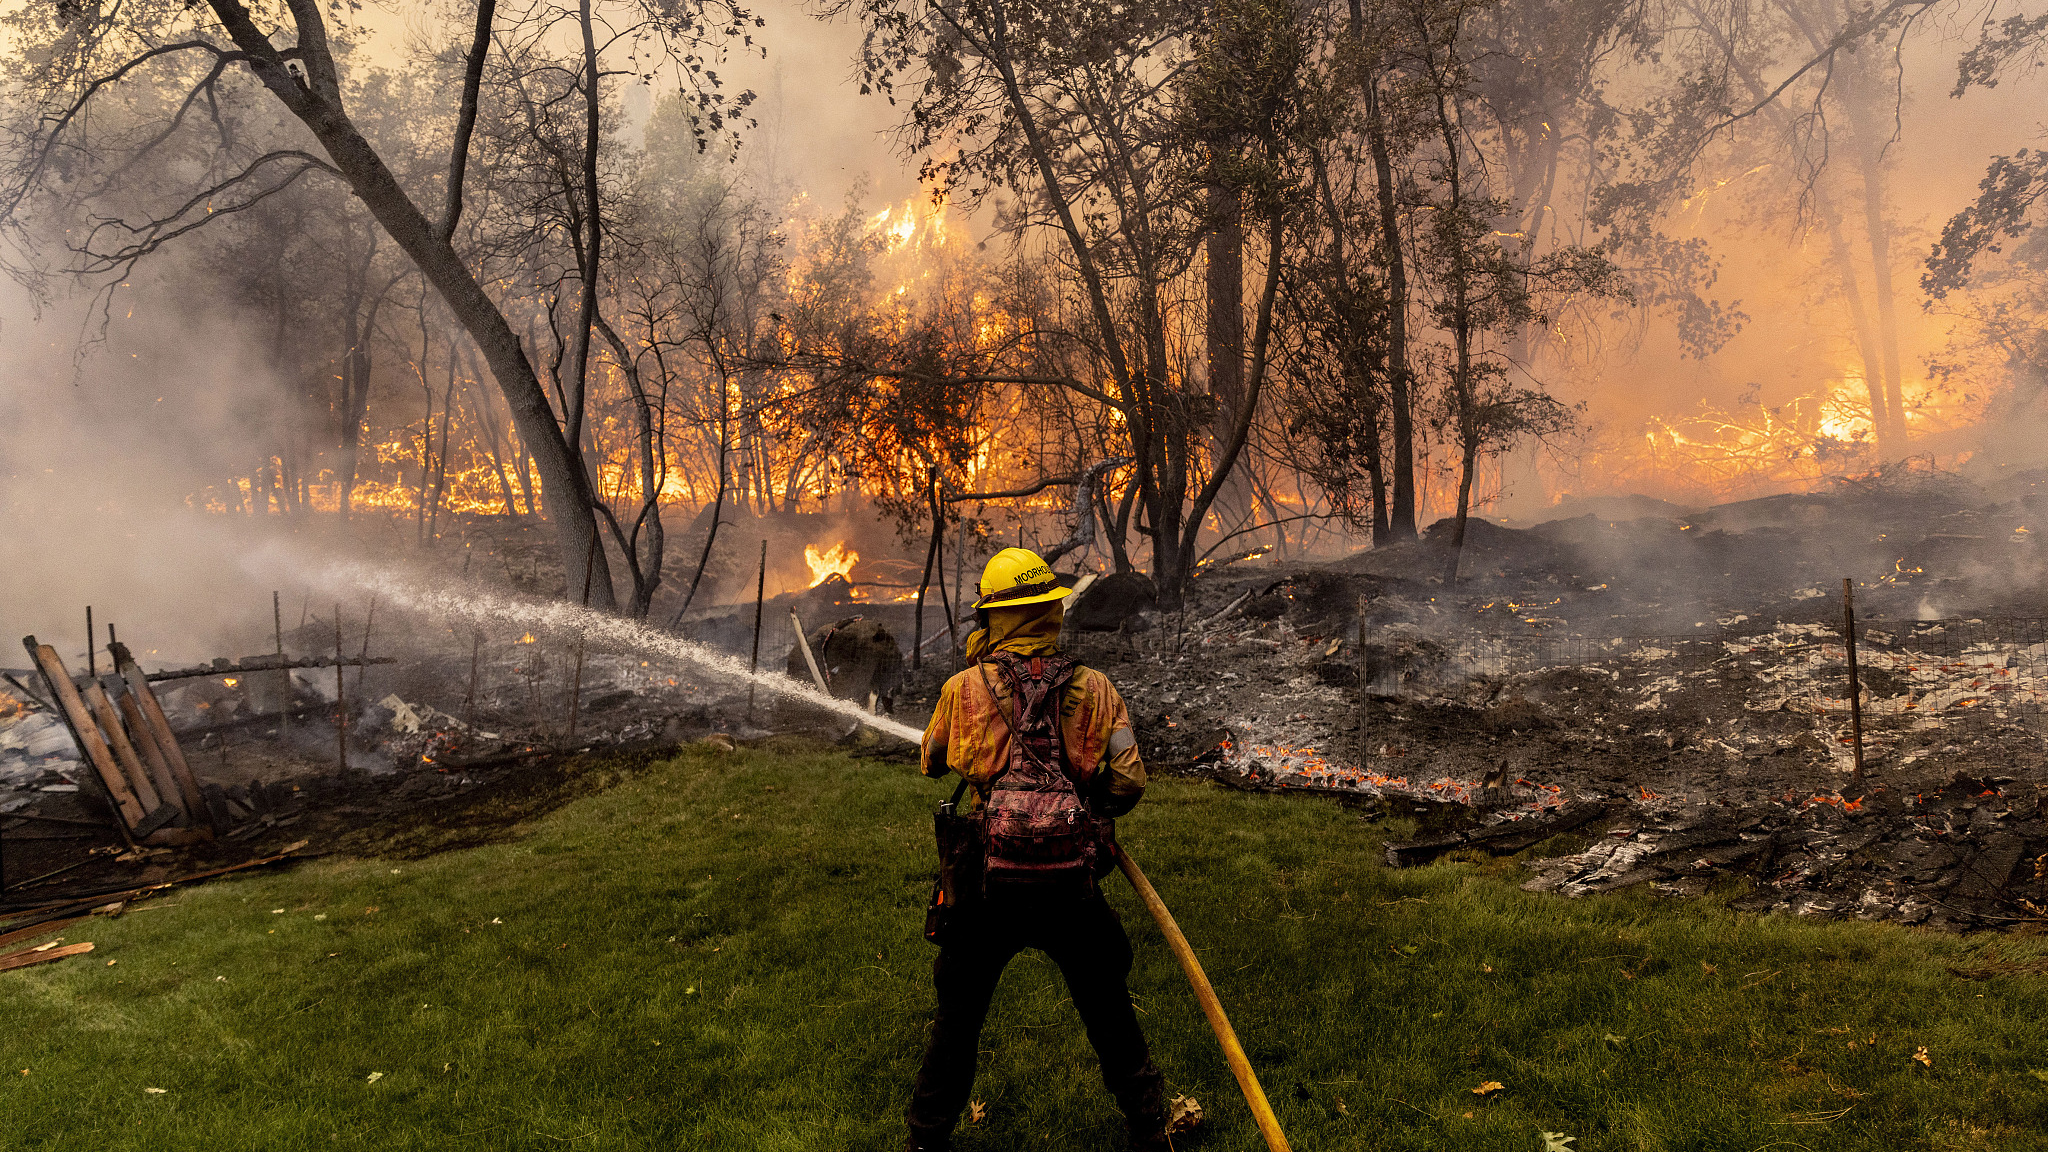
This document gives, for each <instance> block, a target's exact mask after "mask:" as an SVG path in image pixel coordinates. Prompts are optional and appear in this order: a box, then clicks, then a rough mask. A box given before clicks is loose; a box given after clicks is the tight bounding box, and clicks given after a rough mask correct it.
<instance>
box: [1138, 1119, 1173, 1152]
mask: <svg viewBox="0 0 2048 1152" xmlns="http://www.w3.org/2000/svg"><path fill="white" fill-rule="evenodd" d="M1129 1131H1130V1138H1129V1146H1130V1149H1131V1152H1173V1141H1172V1140H1171V1139H1169V1138H1168V1137H1167V1135H1166V1125H1165V1123H1163V1122H1162V1123H1161V1124H1160V1125H1159V1126H1158V1127H1156V1128H1154V1127H1150V1126H1149V1125H1148V1126H1147V1127H1144V1128H1140V1127H1138V1125H1137V1124H1136V1123H1132V1124H1131V1125H1130V1126H1129Z"/></svg>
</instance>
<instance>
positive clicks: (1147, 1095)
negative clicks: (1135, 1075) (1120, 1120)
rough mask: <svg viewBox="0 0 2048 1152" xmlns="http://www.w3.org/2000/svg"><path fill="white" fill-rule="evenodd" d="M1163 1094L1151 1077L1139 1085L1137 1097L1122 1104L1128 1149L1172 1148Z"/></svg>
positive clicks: (1156, 1150) (1147, 1151)
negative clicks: (1123, 1105)
mask: <svg viewBox="0 0 2048 1152" xmlns="http://www.w3.org/2000/svg"><path fill="white" fill-rule="evenodd" d="M1156 1075H1157V1074H1156V1073H1154V1076H1155V1077H1156ZM1162 1095H1163V1094H1162V1093H1161V1092H1160V1090H1159V1083H1158V1081H1157V1080H1156V1079H1154V1080H1152V1081H1151V1082H1150V1083H1148V1084H1145V1085H1144V1086H1143V1087H1142V1088H1141V1089H1140V1091H1139V1094H1138V1097H1137V1099H1135V1100H1132V1101H1130V1102H1129V1103H1128V1104H1126V1105H1125V1107H1124V1131H1125V1133H1126V1134H1127V1135H1128V1143H1129V1145H1130V1149H1131V1152H1170V1150H1171V1149H1172V1148H1173V1143H1172V1141H1170V1140H1168V1139H1167V1136H1166V1101H1165V1100H1164V1099H1163V1098H1162Z"/></svg>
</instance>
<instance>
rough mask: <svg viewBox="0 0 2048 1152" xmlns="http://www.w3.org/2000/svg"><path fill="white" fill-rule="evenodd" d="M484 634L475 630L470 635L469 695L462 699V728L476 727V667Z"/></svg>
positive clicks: (481, 630)
mask: <svg viewBox="0 0 2048 1152" xmlns="http://www.w3.org/2000/svg"><path fill="white" fill-rule="evenodd" d="M483 649H484V633H483V629H481V628H473V629H471V630H470V633H469V695H467V696H464V697H463V698H462V726H463V727H465V728H474V727H476V667H477V658H478V657H479V656H481V655H482V654H483Z"/></svg>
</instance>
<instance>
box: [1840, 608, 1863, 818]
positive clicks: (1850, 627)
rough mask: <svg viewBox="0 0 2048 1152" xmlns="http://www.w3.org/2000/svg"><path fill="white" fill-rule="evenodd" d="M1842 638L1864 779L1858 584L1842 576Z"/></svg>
mask: <svg viewBox="0 0 2048 1152" xmlns="http://www.w3.org/2000/svg"><path fill="white" fill-rule="evenodd" d="M1842 639H1843V641H1844V642H1845V643H1846V644H1847V646H1848V649H1849V738H1850V740H1851V741H1852V742H1853V743H1854V744H1855V747H1856V779H1858V780H1861V779H1863V688H1862V685H1860V684H1858V683H1857V676H1856V585H1855V584H1854V583H1853V582H1852V581H1851V580H1850V579H1849V578H1848V577H1847V576H1844V577H1842Z"/></svg>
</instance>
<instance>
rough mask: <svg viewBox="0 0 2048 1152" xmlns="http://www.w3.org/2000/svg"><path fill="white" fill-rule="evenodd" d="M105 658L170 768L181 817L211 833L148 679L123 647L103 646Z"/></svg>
mask: <svg viewBox="0 0 2048 1152" xmlns="http://www.w3.org/2000/svg"><path fill="white" fill-rule="evenodd" d="M107 654H108V655H109V656H110V657H111V658H112V659H113V661H114V670H115V671H117V672H119V673H120V674H121V679H123V680H125V681H127V683H128V692H129V694H130V695H132V696H134V697H135V703H136V705H137V706H138V707H140V708H141V709H142V718H143V719H144V720H145V721H146V722H147V723H148V727H149V732H150V735H151V736H152V737H153V738H154V739H155V741H156V746H157V749H158V750H159V751H161V752H162V753H163V757H164V762H165V763H167V764H169V765H170V769H171V778H172V779H173V780H175V781H177V784H178V795H179V796H181V797H183V798H184V801H185V814H186V815H188V816H190V817H191V818H192V825H193V826H194V827H196V828H206V829H213V813H212V812H211V811H210V810H208V808H207V807H206V797H205V795H204V794H202V793H201V792H200V791H199V781H198V779H197V778H195V777H194V776H193V775H192V765H191V764H189V763H188V762H186V760H185V750H184V749H182V748H180V747H179V746H178V738H177V736H176V735H175V734H173V733H172V732H171V722H170V720H169V718H167V717H166V716H165V715H164V706H163V705H162V704H161V703H159V702H158V701H157V698H156V691H155V690H154V689H152V688H151V687H150V686H149V677H148V676H146V675H144V674H143V671H142V666H141V665H139V664H137V663H136V662H135V657H134V656H133V655H132V654H131V653H130V652H129V651H128V646H127V645H126V644H109V645H107ZM286 675H290V673H286Z"/></svg>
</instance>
